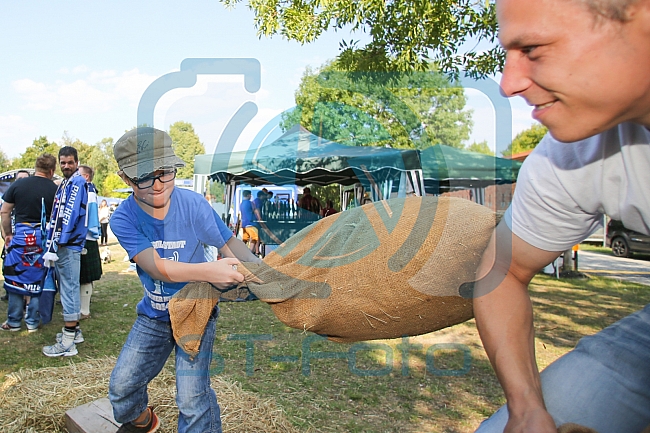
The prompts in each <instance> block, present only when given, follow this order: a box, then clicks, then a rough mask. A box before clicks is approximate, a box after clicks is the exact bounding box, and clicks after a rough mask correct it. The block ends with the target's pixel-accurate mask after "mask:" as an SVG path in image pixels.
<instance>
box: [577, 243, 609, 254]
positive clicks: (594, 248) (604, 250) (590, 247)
mask: <svg viewBox="0 0 650 433" xmlns="http://www.w3.org/2000/svg"><path fill="white" fill-rule="evenodd" d="M580 251H589V252H592V253H601V254H607V255H610V256H611V255H612V249H611V248H609V247H604V246H602V245H596V244H580Z"/></svg>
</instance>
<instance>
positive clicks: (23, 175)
mask: <svg viewBox="0 0 650 433" xmlns="http://www.w3.org/2000/svg"><path fill="white" fill-rule="evenodd" d="M26 177H29V172H28V171H27V170H18V171H17V172H16V178H15V179H14V182H15V181H17V180H18V179H23V178H26ZM2 202H3V200H2V198H0V209H2ZM13 228H14V214H13V213H12V214H11V229H12V233H13ZM0 234H1V235H2V239H4V237H5V230H4V227H3V226H2V225H1V224H0ZM5 247H6V245H5ZM5 247H3V256H4V252H5V251H4V248H5ZM0 300H3V301H8V300H9V293H8V292H7V291H6V290H5V294H4V295H2V297H0Z"/></svg>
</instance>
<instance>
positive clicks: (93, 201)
mask: <svg viewBox="0 0 650 433" xmlns="http://www.w3.org/2000/svg"><path fill="white" fill-rule="evenodd" d="M79 173H80V174H81V175H82V176H83V178H84V179H86V186H87V188H88V206H87V208H86V212H87V214H88V234H87V235H86V244H85V248H84V250H85V251H82V252H81V263H80V264H81V271H80V274H79V284H80V290H81V295H80V306H81V308H80V310H79V311H80V313H81V317H80V319H81V320H84V319H88V318H90V298H91V296H92V294H93V281H97V280H99V279H100V278H101V276H102V259H101V257H100V256H99V245H98V243H97V239H99V236H100V231H101V229H100V225H99V209H98V206H97V188H95V184H94V183H93V179H94V177H95V170H94V169H93V168H92V167H90V166H88V165H80V166H79Z"/></svg>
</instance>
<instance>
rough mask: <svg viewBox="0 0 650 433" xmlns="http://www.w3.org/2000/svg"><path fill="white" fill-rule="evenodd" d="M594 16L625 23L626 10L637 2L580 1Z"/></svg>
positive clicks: (622, 0) (609, 0)
mask: <svg viewBox="0 0 650 433" xmlns="http://www.w3.org/2000/svg"><path fill="white" fill-rule="evenodd" d="M580 1H581V2H582V3H584V4H585V5H586V6H587V7H588V8H589V9H590V10H591V11H592V12H593V13H594V14H596V15H597V16H599V17H603V18H607V19H609V20H614V21H619V22H625V21H627V20H628V16H627V8H628V7H629V6H631V5H633V4H634V3H636V2H637V1H639V0H580Z"/></svg>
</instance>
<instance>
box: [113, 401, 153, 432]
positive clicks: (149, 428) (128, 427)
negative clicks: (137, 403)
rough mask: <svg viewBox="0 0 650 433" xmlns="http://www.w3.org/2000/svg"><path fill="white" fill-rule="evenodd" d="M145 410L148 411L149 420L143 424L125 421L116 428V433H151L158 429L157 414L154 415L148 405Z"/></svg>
mask: <svg viewBox="0 0 650 433" xmlns="http://www.w3.org/2000/svg"><path fill="white" fill-rule="evenodd" d="M147 410H148V411H149V414H150V417H149V422H148V423H147V425H145V426H136V425H134V424H133V423H131V422H125V423H124V424H122V426H121V427H120V428H119V429H118V430H117V433H138V432H139V433H153V432H155V431H157V430H158V428H159V427H160V420H159V419H158V415H156V414H155V413H154V412H153V409H152V408H151V407H148V408H147Z"/></svg>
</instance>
